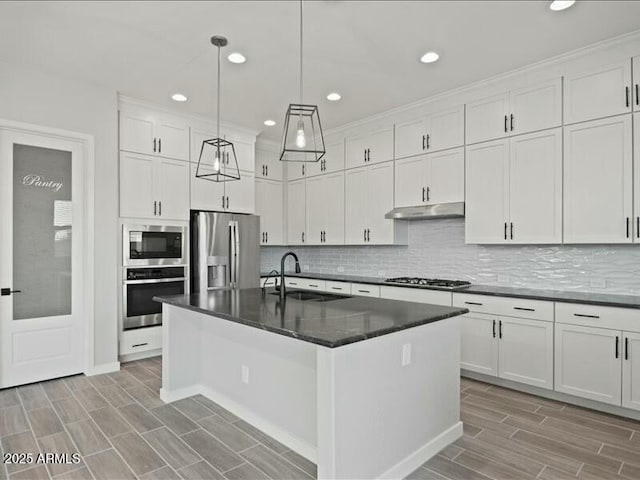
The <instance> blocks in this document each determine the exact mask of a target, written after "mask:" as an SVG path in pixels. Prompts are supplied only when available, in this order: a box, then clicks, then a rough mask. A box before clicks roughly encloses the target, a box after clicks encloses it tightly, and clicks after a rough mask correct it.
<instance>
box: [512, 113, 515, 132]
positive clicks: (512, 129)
mask: <svg viewBox="0 0 640 480" xmlns="http://www.w3.org/2000/svg"><path fill="white" fill-rule="evenodd" d="M514 118H515V117H514V116H513V113H512V114H511V131H512V132H513V120H514Z"/></svg>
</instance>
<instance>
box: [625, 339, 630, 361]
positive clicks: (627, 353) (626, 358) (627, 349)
mask: <svg viewBox="0 0 640 480" xmlns="http://www.w3.org/2000/svg"><path fill="white" fill-rule="evenodd" d="M624 359H625V360H629V337H624Z"/></svg>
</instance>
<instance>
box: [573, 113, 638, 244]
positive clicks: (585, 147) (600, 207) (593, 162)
mask: <svg viewBox="0 0 640 480" xmlns="http://www.w3.org/2000/svg"><path fill="white" fill-rule="evenodd" d="M631 136H632V130H631V116H630V115H621V116H617V117H612V118H607V119H602V120H594V121H591V122H585V123H580V124H576V125H571V126H568V127H565V128H564V241H565V243H630V242H631V241H632V236H633V225H632V223H633V221H632V220H633V219H632V203H633V194H632V183H633V182H632V153H631V148H632V139H631Z"/></svg>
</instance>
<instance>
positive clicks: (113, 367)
mask: <svg viewBox="0 0 640 480" xmlns="http://www.w3.org/2000/svg"><path fill="white" fill-rule="evenodd" d="M119 370H120V362H111V363H103V364H102V365H94V366H93V367H91V368H89V369H88V370H85V372H84V374H85V375H86V376H87V377H91V376H93V375H102V374H103V373H112V372H117V371H119Z"/></svg>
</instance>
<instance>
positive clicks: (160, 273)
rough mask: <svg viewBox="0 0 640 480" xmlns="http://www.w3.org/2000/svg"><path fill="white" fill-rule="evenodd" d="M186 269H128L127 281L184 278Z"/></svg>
mask: <svg viewBox="0 0 640 480" xmlns="http://www.w3.org/2000/svg"><path fill="white" fill-rule="evenodd" d="M184 276H185V267H153V268H127V280H155V279H159V278H184Z"/></svg>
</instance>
